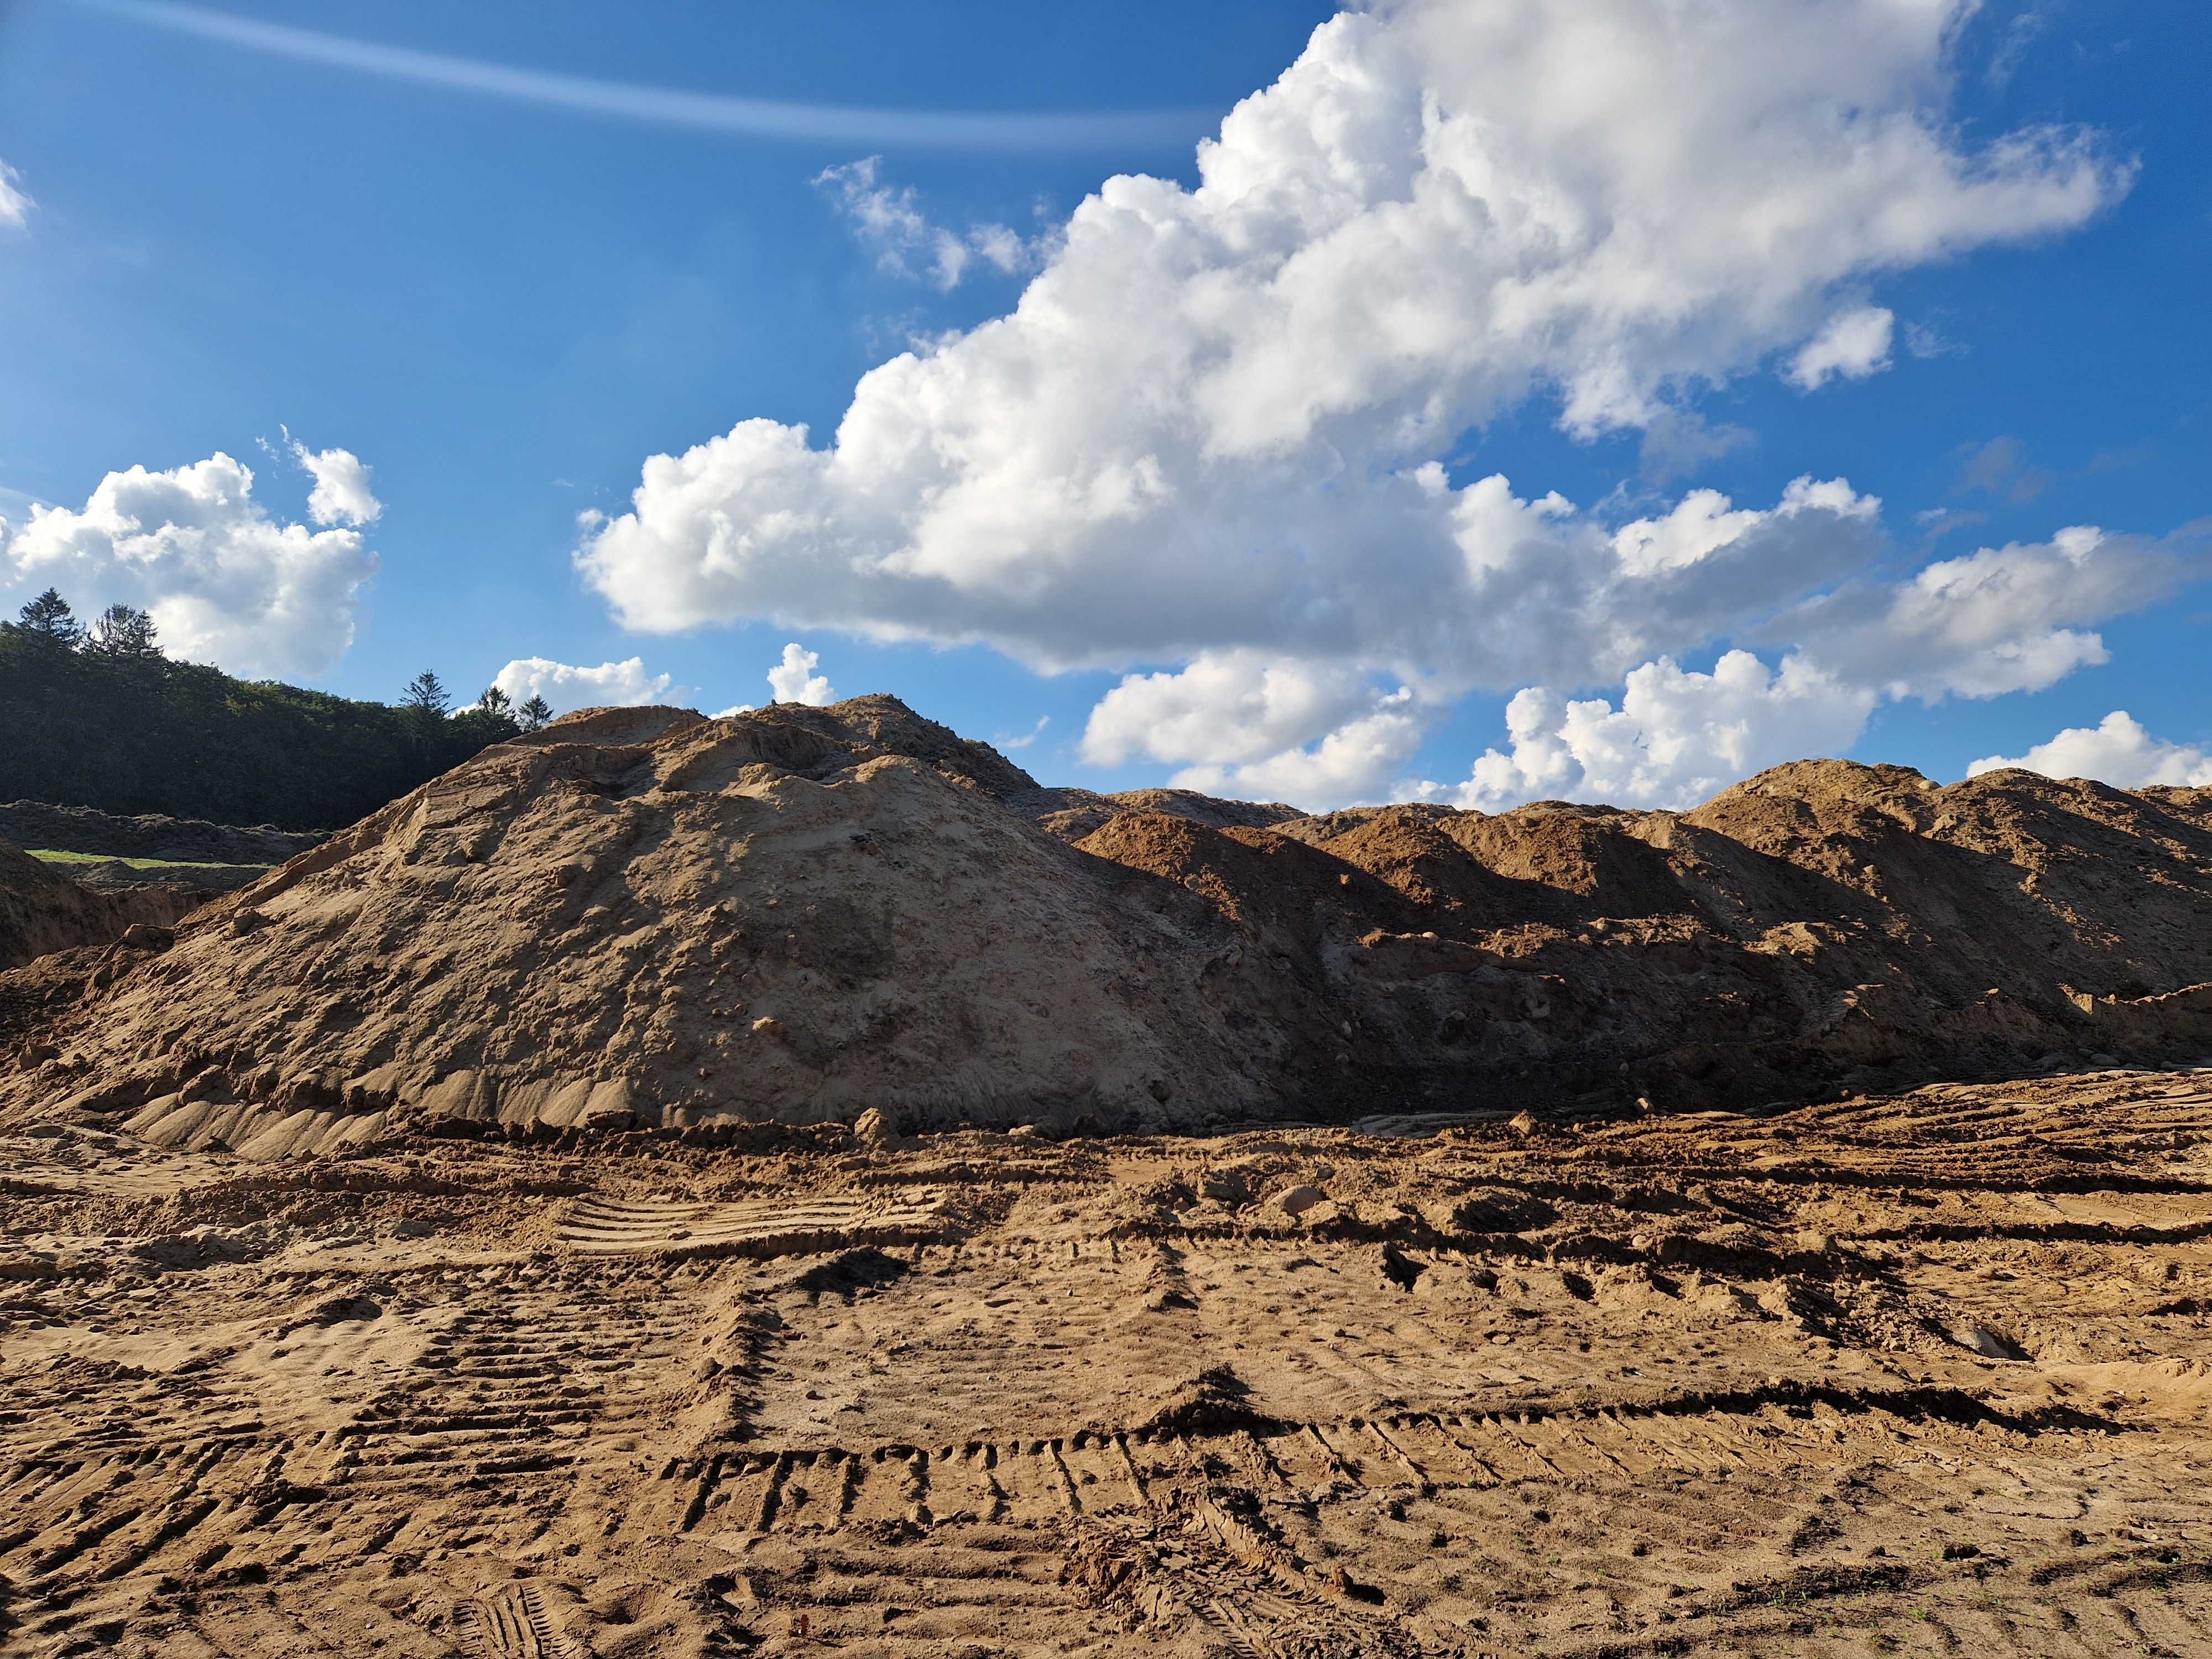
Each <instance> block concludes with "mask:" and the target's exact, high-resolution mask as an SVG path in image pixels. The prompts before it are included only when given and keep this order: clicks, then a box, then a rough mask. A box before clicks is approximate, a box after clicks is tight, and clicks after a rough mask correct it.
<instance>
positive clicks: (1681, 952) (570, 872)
mask: <svg viewBox="0 0 2212 1659" xmlns="http://www.w3.org/2000/svg"><path fill="white" fill-rule="evenodd" d="M149 943H158V940H155V941H149ZM94 977H95V978H100V977H104V978H105V979H106V981H107V982H105V983H93V982H91V981H90V980H88V981H87V982H86V984H85V986H84V987H83V989H82V994H81V995H78V996H76V997H75V998H73V999H72V1000H68V1001H67V1002H66V1004H65V1006H62V1007H60V1008H59V1009H58V1011H54V1012H49V1013H48V1014H47V1015H46V1016H45V1017H42V1018H41V1019H40V1022H39V1023H38V1024H37V1025H36V1029H34V1030H15V1031H14V1032H12V1033H9V1034H6V1036H0V1040H8V1037H10V1036H11V1037H12V1040H13V1044H14V1046H13V1048H12V1050H11V1051H10V1054H11V1058H10V1059H9V1060H4V1061H0V1112H4V1113H5V1114H6V1115H9V1116H12V1117H14V1118H15V1119H17V1120H21V1119H23V1118H26V1117H32V1116H40V1115H55V1116H59V1117H61V1118H64V1119H73V1120H75V1121H82V1122H94V1121H106V1122H111V1123H112V1122H115V1121H122V1120H123V1119H125V1118H127V1119H128V1120H129V1121H131V1124H132V1125H133V1126H134V1133H140V1134H142V1135H143V1136H145V1137H147V1138H149V1139H153V1140H155V1142H156V1143H158V1144H164V1145H172V1146H186V1147H192V1146H211V1145H216V1144H221V1145H227V1146H236V1147H240V1148H241V1149H249V1148H250V1149H252V1150H253V1151H255V1152H257V1153H258V1154H261V1155H274V1154H278V1153H284V1152H308V1151H313V1150H316V1149H318V1148H335V1147H339V1146H351V1145H365V1144H368V1143H370V1142H372V1141H374V1140H375V1139H377V1138H378V1137H380V1136H381V1135H383V1134H384V1133H386V1132H387V1131H390V1130H394V1129H397V1128H399V1127H403V1126H405V1125H410V1124H412V1125H415V1126H417V1127H422V1126H442V1127H447V1128H449V1129H453V1130H456V1131H459V1130H462V1129H465V1128H466V1127H468V1126H471V1125H478V1126H491V1125H505V1126H509V1127H512V1128H513V1129H514V1130H515V1131H517V1132H526V1131H542V1132H553V1133H558V1132H569V1131H584V1130H590V1129H594V1128H616V1127H629V1126H633V1125H657V1126H660V1127H675V1128H684V1129H687V1130H690V1131H691V1132H693V1138H695V1139H697V1138H702V1137H704V1138H712V1137H713V1136H714V1135H715V1134H716V1133H721V1132H722V1131H723V1130H725V1129H726V1128H728V1127H732V1126H734V1125H736V1124H738V1123H742V1122H747V1121H753V1122H757V1121H782V1122H787V1123H805V1122H816V1121H825V1120H840V1121H847V1122H850V1121H855V1120H858V1119H860V1117H861V1116H862V1115H863V1114H865V1113H866V1112H869V1111H871V1110H873V1111H874V1112H876V1113H877V1114H878V1118H877V1120H876V1121H879V1122H881V1123H883V1124H884V1125H885V1126H886V1127H887V1129H889V1130H900V1129H903V1130H907V1131H915V1130H920V1129H925V1128H945V1127H954V1126H958V1125H961V1124H976V1125H984V1126H991V1125H997V1126H1004V1125H1006V1124H1009V1123H1016V1122H1027V1123H1034V1124H1036V1125H1038V1126H1040V1127H1043V1128H1045V1129H1047V1130H1048V1131H1052V1132H1072V1131H1082V1130H1088V1129H1094V1128H1095V1129H1097V1130H1101V1131H1109V1132H1127V1131H1160V1130H1170V1129H1187V1128H1192V1127H1206V1126H1208V1125H1212V1124H1218V1123H1220V1122H1222V1121H1251V1120H1267V1121H1277V1122H1283V1121H1349V1120H1351V1119H1352V1118H1355V1117H1358V1116H1361V1115H1373V1114H1376V1113H1378V1112H1382V1113H1387V1112H1401V1113H1418V1112H1423V1111H1431V1110H1454V1111H1462V1110H1466V1109H1471V1108H1480V1107H1487V1106H1503V1107H1505V1108H1508V1109H1510V1108H1514V1107H1518V1106H1528V1107H1534V1108H1536V1109H1540V1110H1557V1111H1563V1112H1565V1113H1568V1114H1570V1115H1585V1116H1595V1115H1607V1114H1608V1113H1613V1112H1621V1111H1635V1110H1638V1109H1644V1108H1645V1107H1646V1106H1647V1104H1648V1106H1649V1107H1650V1108H1651V1109H1662V1110H1677V1109H1691V1108H1696V1107H1700V1106H1707V1105H1737V1106H1741V1105H1745V1104H1760V1103H1776V1102H1789V1101H1806V1100H1814V1099H1823V1098H1833V1097H1836V1096H1837V1095H1838V1093H1839V1092H1843V1091H1877V1090H1893V1089H1898V1088H1902V1087H1907V1086H1911V1085H1914V1084H1917V1083H1920V1082H1923V1081H1925V1080H1929V1079H1937V1078H1942V1079H1971V1078H1981V1077H2002V1076H2018V1075H2021V1074H2022V1073H2028V1072H2033V1071H2035V1070H2038V1069H2042V1070H2057V1069H2062V1068H2069V1067H2080V1066H2106V1065H2112V1064H2118V1063H2123V1062H2124V1063H2128V1064H2134V1065H2170V1064H2179V1063H2197V1062H2199V1061H2202V1060H2203V1059H2205V1058H2206V1057H2207V1056H2208V1054H2212V984H2208V981H2212V791H2207V790H2189V789H2149V790H2143V791H2139V792H2132V793H2131V792H2126V791H2121V790H2117V789H2110V788H2106V787H2101V786H2100V785H2096V784H2093V783H2086V782H2081V781H2070V782H2059V781H2052V780H2049V779H2045V778H2043V777H2039V776H2035V775H2029V774H2027V773H2022V772H2017V771H2013V772H2002V773H1997V774H1992V775H1986V776H1984V777H1981V778H1977V779H1974V780H1972V781H1968V782H1965V783H1960V784H1954V785H1951V786H1948V787H1937V786H1936V785H1935V784H1933V783H1931V782H1930V781H1928V780H1927V779H1925V778H1923V777H1922V776H1920V775H1918V774H1917V773H1915V772H1912V771H1910V770H1907V769H1902V768H1898V767H1868V766H1861V765H1855V764H1850V763H1843V762H1835V761H1808V762H1802V763H1796V764H1793V765H1789V766H1784V767H1779V768H1777V769H1774V770H1771V771H1769V772H1766V773H1764V774H1762V775H1759V776H1758V777H1756V778H1753V779H1752V780H1750V781H1747V782H1746V783H1743V784H1741V785H1738V786H1736V787H1734V788H1731V789H1729V790H1727V791H1725V792H1724V793H1722V794H1720V795H1719V796H1717V797H1716V798H1715V799H1712V800H1711V801H1710V802H1708V803H1706V804H1705V805H1703V806H1700V807H1699V808H1697V809H1696V810H1694V811H1687V812H1679V813H1678V812H1631V811H1615V810H1613V809H1611V808H1607V807H1601V806H1581V805H1566V804H1563V803H1557V802H1551V803H1541V804H1539V805H1532V806H1528V807H1523V808H1521V809H1518V810H1516V811H1511V812H1507V813H1503V814H1499V815H1496V816H1490V815H1485V814H1482V813H1478V812H1458V811H1449V810H1446V809H1443V808H1439V807H1434V806H1395V807H1387V808H1377V809H1363V810H1359V811H1342V812H1334V813H1330V814H1327V815H1324V816H1320V817H1304V816H1301V815H1299V814H1297V812H1296V811H1294V810H1293V809H1291V808H1288V807H1266V806H1255V805H1249V804H1245V803H1237V802H1226V801H1215V800H1210V799H1206V798H1204V797H1201V796H1194V795H1189V794H1186V793H1179V792H1174V791H1147V792H1140V793H1136V794H1132V795H1127V796H1097V795H1092V794H1090V793H1087V792H1083V791H1074V790H1048V789H1043V788H1041V787H1038V786H1037V785H1036V782H1035V781H1034V780H1032V779H1031V778H1030V777H1029V776H1028V775H1026V774H1025V773H1024V772H1022V771H1021V770H1020V769H1018V768H1017V767H1015V766H1014V765H1012V763H1009V762H1008V761H1007V760H1006V758H1005V757H1002V756H1000V754H998V753H997V752H996V751H994V750H991V749H989V748H987V747H986V746H984V745H982V744H975V743H972V742H969V741H966V740H963V739H962V738H959V737H957V735H956V734H955V733H953V732H951V731H949V730H947V729H946V728H945V727H943V726H938V725H935V724H933V722H930V721H928V720H923V719H921V718H920V717H918V716H916V715H915V714H913V713H912V712H911V711H909V710H908V708H905V707H904V705H902V704H901V703H900V702H897V701H896V699H893V698H890V697H862V698H856V699H854V700H852V701H850V702H843V703H840V704H838V705H836V707H834V708H822V709H812V708H796V707H788V706H781V707H775V708H769V709H765V710H763V711H760V712H757V713H753V714H744V715H739V716H736V717H733V718H730V719H724V720H708V719H704V718H702V717H701V716H700V715H698V714H693V713H690V712H688V711H682V710H675V709H665V708H657V709H619V710H599V711H593V712H590V713H586V714H579V715H575V716H572V717H570V718H568V719H567V720H561V721H558V722H556V723H555V724H554V725H552V726H549V727H547V728H545V729H544V731H542V732H537V733H535V734H532V735H531V736H528V737H525V738H519V739H517V740H515V741H513V742H511V743H507V744H500V745H497V746H495V747H494V748H491V749H489V750H485V751H484V752H483V753H482V754H481V755H479V756H477V757H476V758H474V759H472V760H471V761H470V762H468V763H465V764H464V765H462V766H460V767H459V768H457V769H454V770H453V771H452V772H450V773H448V774H447V775H445V776H444V777H441V778H440V779H438V780H436V781H434V782H432V783H430V784H428V785H427V786H425V787H422V788H421V789H418V790H416V792H414V793H411V794H410V795H408V796H406V797H405V798H404V799H401V800H398V801H397V802H395V803H393V804H392V805H391V806H389V807H387V808H386V809H385V810H383V811H380V812H378V813H377V814H375V815H374V817H369V818H368V819H366V820H364V821H363V822H362V823H359V824H357V825H356V826H355V827H354V828H352V829H349V830H347V831H344V832H343V833H341V834H339V835H337V836H333V837H331V839H330V840H329V841H327V842H325V843H323V844H322V845H320V846H318V847H316V848H313V849H312V850H310V851H308V852H306V853H305V854H301V856H299V857H297V858H295V859H293V860H291V861H290V862H289V863H288V864H286V865H285V866H283V868H282V869H280V870H278V871H276V872H273V873H271V874H270V875H268V876H266V877H264V878H262V879H260V880H258V881H256V882H255V883H253V884H252V885H250V886H248V887H246V889H244V890H240V891H239V892H237V893H235V894H234V895H232V896H229V897H228V898H224V899H222V900H219V901H217V902H214V903H211V904H210V905H208V906H206V907H204V908H202V909H200V910H199V911H197V913H196V914H194V915H192V916H191V919H190V920H189V921H186V922H185V924H184V925H182V926H181V927H179V929H178V932H177V934H176V939H175V942H174V944H173V945H172V946H169V947H167V948H164V949H152V948H149V949H147V950H145V951H140V952H137V953H135V954H133V955H131V957H130V958H129V960H128V961H127V962H125V963H122V964H121V965H120V966H119V967H117V968H116V969H114V970H113V971H110V972H107V973H106V974H104V975H95V976H94ZM0 1000H4V987H0Z"/></svg>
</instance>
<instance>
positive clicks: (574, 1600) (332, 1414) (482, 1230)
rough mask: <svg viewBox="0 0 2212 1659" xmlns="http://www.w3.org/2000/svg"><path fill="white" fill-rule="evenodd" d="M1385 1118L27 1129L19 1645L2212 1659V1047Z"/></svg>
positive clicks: (7, 1284)
mask: <svg viewBox="0 0 2212 1659" xmlns="http://www.w3.org/2000/svg"><path fill="white" fill-rule="evenodd" d="M1366 1127H1367V1129H1368V1130H1369V1131H1370V1132H1369V1133H1351V1132H1346V1131H1342V1130H1288V1131H1285V1130H1271V1131H1267V1132H1264V1133H1246V1134H1242V1135H1235V1136H1229V1137H1224V1138H1218V1139H1121V1140H1109V1141H1090V1142H1081V1141H1079V1142H1068V1143H1063V1144H1051V1143H1048V1142H1046V1141H1043V1140H1041V1139H1036V1138H1034V1137H1015V1136H1007V1135H1001V1134H989V1133H965V1134H957V1135H945V1136H942V1137H932V1138H929V1139H924V1140H920V1141H916V1142H913V1143H909V1144H907V1145H903V1146H867V1145H866V1144H864V1143H863V1142H862V1141H860V1140H858V1139H854V1138H853V1137H852V1136H851V1135H850V1134H849V1133H848V1132H845V1131H843V1130H836V1129H823V1130H818V1131H810V1132H781V1131H779V1132H763V1133H774V1134H775V1135H776V1136H777V1137H779V1138H778V1139H775V1140H774V1141H772V1142H771V1141H769V1140H763V1141H762V1142H760V1143H759V1144H758V1145H757V1146H753V1147H751V1148H750V1149H748V1148H745V1147H742V1146H740V1147H732V1148H712V1149H710V1148H705V1147H697V1146H683V1145H679V1144H676V1143H674V1142H671V1141H670V1140H667V1139H652V1138H648V1137H647V1136H644V1135H632V1136H623V1137H619V1138H617V1139H613V1140H611V1141H605V1142H602V1143H601V1144H600V1146H599V1150H595V1151H592V1152H588V1153H583V1154H577V1153H573V1152H562V1151H556V1150H554V1149H551V1148H549V1147H545V1146H528V1145H512V1146H511V1145H507V1144H505V1143H501V1142H451V1141H422V1142H416V1143H412V1144H409V1145H402V1146H384V1147H378V1148H371V1149H368V1150H365V1151H363V1152H360V1153H358V1154H356V1155H354V1156H350V1157H346V1158H323V1159H314V1160H305V1161H296V1162H291V1163H284V1164H248V1163H246V1162H243V1161H241V1160H240V1159H238V1158H234V1157H229V1156H220V1155H208V1154H196V1155H181V1154H173V1153H167V1152H159V1151H157V1150H155V1149H151V1148H145V1147H141V1146H136V1145H134V1144H133V1143H131V1142H130V1141H128V1140H126V1139H120V1138H115V1137H111V1136H108V1135H105V1134H101V1133H96V1132H91V1131H87V1130H83V1129H78V1128H62V1127H58V1126H48V1127H46V1128H44V1129H42V1130H41V1131H40V1132H39V1133H37V1134H35V1135H34V1136H25V1137H23V1138H20V1139H13V1140H9V1141H7V1142H4V1143H0V1156H4V1160H5V1163H4V1170H0V1176H4V1184H0V1201H4V1211H0V1215H4V1222H0V1227H3V1228H4V1239H0V1251H4V1254H0V1321H4V1325H3V1326H0V1331H4V1334H0V1652H5V1653H7V1654H9V1655H15V1654H25V1655H29V1654H39V1655H58V1654H63V1653H70V1652H81V1651H90V1650H114V1651H118V1652H121V1653H125V1654H134V1653H136V1654H153V1653H160V1654H163V1655H178V1656H202V1655H235V1656H276V1655H307V1654H343V1655H347V1656H362V1659H366V1656H371V1655H377V1656H399V1655H435V1654H451V1653H462V1654H469V1655H477V1656H485V1659H522V1656H538V1655H563V1656H585V1655H593V1654H601V1655H612V1654H640V1655H643V1654H653V1655H659V1654H682V1653H711V1654H737V1653H745V1652H762V1653H794V1654H811V1653H817V1652H820V1653H829V1652H836V1653H842V1654H851V1655H893V1654H897V1655H908V1654H911V1655H916V1656H921V1655H943V1656H952V1655H961V1656H983V1655H1000V1654H1006V1655H1016V1654H1018V1655H1031V1654H1037V1655H1042V1654H1093V1653H1097V1654H1104V1653H1121V1654H1140V1653H1174V1654H1185V1655H1192V1656H1196V1655H1200V1654H1207V1653H1219V1654H1234V1655H1242V1656H1303V1655H1315V1656H1322V1655H1328V1656H1334V1655H1362V1654H1372V1655H1408V1656H1410V1655H1449V1654H1481V1653H1491V1654H1500V1655H1513V1656H1522V1655H1531V1654H1534V1653H1536V1652H1539V1651H1541V1652H1544V1653H1547V1654H1552V1655H1569V1654H1580V1655H1595V1654H1622V1655H1627V1654H1645V1653H1651V1654H1663V1653H1757V1654H1770V1655H1823V1654H1866V1653H1870V1652H1903V1653H1914V1654H1918V1653H1960V1654H1966V1655H1981V1654H2028V1655H2051V1656H2061V1655H2079V1654H2146V1653H2148V1654H2191V1653H2202V1652H2204V1651H2207V1650H2208V1649H2212V1636H2208V1635H2207V1634H2206V1633H2205V1632H2207V1631H2208V1630H2212V1590H2208V1588H2207V1577H2208V1572H2212V1493H2209V1492H2208V1491H2207V1489H2206V1486H2205V1477H2206V1474H2207V1471H2208V1468H2212V1433H2208V1427H2212V1424H2208V1419H2207V1414H2206V1402H2207V1397H2208V1391H2212V1375H2208V1371H2207V1369H2206V1364H2207V1360H2208V1358H2212V1341H2208V1337H2207V1332H2206V1328H2205V1322H2204V1316H2203V1308H2204V1307H2205V1306H2206V1305H2208V1304H2212V1245H2208V1243H2207V1240H2208V1237H2212V1073H2103V1074H2100V1075H2097V1076H2093V1077H2085V1078H2066V1079H2045V1080H2043V1081H2039V1082H2030V1083H2017V1084H2010V1085H1988V1086H1976V1087H1956V1088H1942V1089H1934V1090H1929V1091H1922V1092H1920V1093H1918V1094H1916V1095H1913V1096H1910V1097H1903V1098H1899V1099H1895V1100H1885V1101H1875V1102H1864V1101H1860V1102H1850V1103H1842V1104H1837V1105H1828V1106H1821V1107H1817V1108H1810V1109H1804V1110H1801V1111H1797V1112H1794V1113H1790V1114H1788V1115H1780V1116H1775V1117H1769V1118H1753V1117H1732V1116H1722V1115H1711V1116H1704V1117H1690V1118H1679V1117H1678V1118H1655V1119H1650V1120H1644V1121H1629V1122H1619V1123H1611V1124H1604V1125H1598V1124H1591V1125H1589V1126H1586V1127H1583V1128H1581V1129H1576V1128H1573V1127H1567V1126H1559V1127H1541V1126H1539V1127H1521V1128H1516V1127H1514V1126H1512V1125H1510V1124H1507V1123H1504V1122H1498V1121H1471V1122H1467V1123H1462V1124H1460V1125H1458V1126H1456V1127H1443V1126H1439V1125H1438V1124H1437V1122H1435V1121H1398V1122H1379V1121H1378V1122H1374V1123H1370V1125H1368V1126H1366ZM1302 1187H1303V1188H1310V1189H1311V1190H1310V1191H1308V1192H1305V1193H1303V1194H1297V1193H1296V1191H1295V1189H1297V1188H1302ZM1286 1191H1288V1192H1291V1193H1293V1194H1294V1196H1293V1197H1292V1199H1291V1202H1290V1203H1289V1204H1288V1205H1285V1204H1284V1203H1281V1202H1279V1201H1276V1200H1278V1199H1279V1198H1280V1197H1281V1196H1282V1195H1283V1194H1285V1192H1286Z"/></svg>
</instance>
